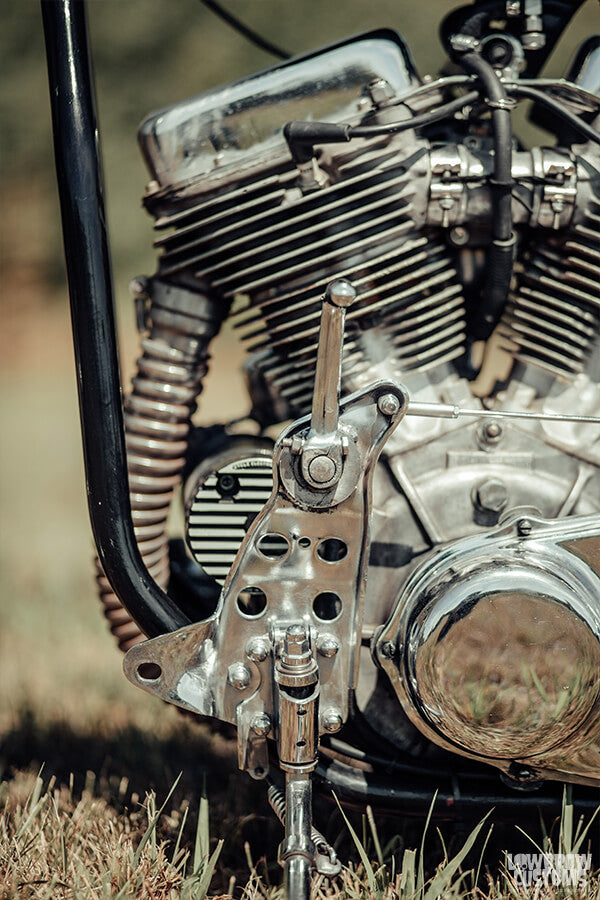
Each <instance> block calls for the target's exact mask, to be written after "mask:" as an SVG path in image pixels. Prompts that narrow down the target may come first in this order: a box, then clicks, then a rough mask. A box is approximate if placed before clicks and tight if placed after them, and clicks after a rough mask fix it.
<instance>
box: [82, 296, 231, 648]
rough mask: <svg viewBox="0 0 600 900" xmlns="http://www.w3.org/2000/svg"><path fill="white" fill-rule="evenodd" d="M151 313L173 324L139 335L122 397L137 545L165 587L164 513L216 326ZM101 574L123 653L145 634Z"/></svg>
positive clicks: (101, 587) (109, 615) (176, 480)
mask: <svg viewBox="0 0 600 900" xmlns="http://www.w3.org/2000/svg"><path fill="white" fill-rule="evenodd" d="M151 315H153V318H154V319H163V320H165V318H166V319H168V320H169V321H168V324H169V325H170V326H171V327H170V328H164V327H161V326H160V325H158V326H157V325H156V322H155V324H154V327H153V329H152V333H151V335H150V337H147V338H144V339H143V340H142V350H143V353H142V356H141V357H140V358H139V359H138V361H137V374H136V375H135V377H134V378H133V380H132V391H131V393H130V395H129V396H128V397H127V398H126V400H125V413H124V421H125V443H126V447H127V463H128V471H129V493H130V501H131V511H132V518H133V523H134V531H135V536H136V539H137V543H138V547H139V550H140V554H141V556H142V560H143V561H144V564H145V565H146V567H147V569H148V572H149V573H150V575H151V576H152V578H153V579H154V580H155V581H156V582H157V584H159V585H160V586H161V587H162V588H166V586H167V582H168V580H169V546H168V536H167V531H166V523H167V517H168V515H169V509H170V505H171V500H172V497H173V493H174V491H175V488H176V487H177V486H178V484H179V483H180V480H181V472H182V469H183V467H184V462H185V453H186V449H187V440H186V438H187V435H188V432H189V429H190V420H191V416H192V414H193V412H194V410H195V409H196V399H197V397H198V394H199V393H200V391H201V390H202V379H203V378H204V376H205V374H206V372H207V358H208V357H207V350H208V345H209V343H210V340H211V338H212V336H213V335H214V333H215V331H216V330H218V329H217V328H215V327H214V325H213V326H212V327H207V323H206V321H205V320H204V319H195V318H193V317H192V316H191V315H190V314H189V311H188V310H186V315H178V316H174V315H173V314H172V313H168V312H167V313H165V311H164V309H159V308H156V309H155V308H154V307H153V309H152V313H151ZM174 323H176V327H175V328H174V327H173V324H174ZM202 332H204V334H202ZM201 334H202V336H200V335H201ZM174 335H175V336H176V340H174ZM173 343H175V344H179V346H173ZM97 580H98V587H99V593H100V599H101V601H102V604H103V606H104V614H105V616H106V618H107V619H108V622H109V624H110V630H111V632H112V633H113V634H114V636H115V637H116V639H117V641H118V644H119V647H120V649H121V650H122V651H123V652H125V651H126V650H128V649H129V648H130V647H132V646H133V645H134V644H137V643H139V642H140V641H142V640H144V635H143V634H142V633H141V631H140V629H139V627H138V626H137V624H136V623H135V622H134V621H133V620H132V618H131V616H130V615H129V613H128V612H127V610H125V609H124V608H123V606H122V605H121V603H120V602H119V599H118V598H117V596H116V594H115V593H114V591H113V590H112V588H111V586H110V584H109V582H108V580H107V578H106V576H105V575H104V573H103V572H102V570H101V568H100V566H99V565H98V575H97Z"/></svg>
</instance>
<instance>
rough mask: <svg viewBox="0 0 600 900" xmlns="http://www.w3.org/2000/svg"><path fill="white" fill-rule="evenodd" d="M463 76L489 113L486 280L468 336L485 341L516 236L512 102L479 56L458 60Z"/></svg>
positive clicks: (497, 312)
mask: <svg viewBox="0 0 600 900" xmlns="http://www.w3.org/2000/svg"><path fill="white" fill-rule="evenodd" d="M458 61H459V62H460V64H461V66H462V67H463V68H464V69H465V71H466V72H469V73H471V74H473V75H476V76H477V78H478V79H479V81H480V82H481V84H482V85H483V87H484V89H485V92H486V95H487V100H488V103H489V105H490V107H491V111H492V129H493V135H494V174H493V177H492V178H491V179H490V185H491V192H492V243H491V246H490V248H489V251H488V267H487V277H486V281H485V285H484V289H483V298H482V303H481V304H480V306H479V309H477V310H476V311H475V313H474V315H473V317H472V322H471V336H472V337H473V338H474V340H486V339H487V338H488V337H489V336H490V334H491V333H492V331H493V330H494V328H495V326H496V324H497V322H498V320H499V319H500V316H501V315H502V311H503V309H504V306H505V304H506V299H507V297H508V290H509V287H510V279H511V276H512V271H513V262H514V250H515V235H514V234H513V228H512V209H511V191H512V187H513V179H512V123H511V115H510V108H509V106H510V103H511V100H510V98H509V96H508V93H507V91H506V88H505V87H504V85H503V84H502V82H501V81H500V79H499V78H498V75H497V74H496V72H495V70H494V68H493V66H491V65H490V63H488V62H487V61H486V60H485V59H483V58H482V57H481V56H480V55H479V53H476V52H475V51H468V52H467V53H463V54H461V55H460V56H459V57H458Z"/></svg>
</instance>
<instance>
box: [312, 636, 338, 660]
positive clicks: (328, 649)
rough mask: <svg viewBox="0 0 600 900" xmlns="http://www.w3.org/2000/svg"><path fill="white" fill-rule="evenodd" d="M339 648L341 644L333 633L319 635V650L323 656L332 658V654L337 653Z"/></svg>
mask: <svg viewBox="0 0 600 900" xmlns="http://www.w3.org/2000/svg"><path fill="white" fill-rule="evenodd" d="M339 649H340V645H339V643H338V641H337V639H336V638H335V637H334V636H333V635H332V634H322V635H320V636H319V639H318V641H317V650H318V652H319V653H320V654H321V656H324V657H325V658H326V659H331V657H332V656H335V655H336V653H337V652H338V650H339Z"/></svg>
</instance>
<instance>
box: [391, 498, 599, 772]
mask: <svg viewBox="0 0 600 900" xmlns="http://www.w3.org/2000/svg"><path fill="white" fill-rule="evenodd" d="M580 542H581V543H582V544H583V547H584V548H585V551H584V552H583V553H578V552H577V549H578V545H579V543H580ZM590 547H593V549H594V555H595V556H596V555H597V554H598V550H599V547H600V537H599V536H598V522H597V519H596V517H591V518H589V519H587V520H586V519H581V520H579V521H575V522H573V521H571V522H568V521H566V522H564V523H562V524H560V525H559V524H557V523H553V522H547V521H544V520H541V519H537V518H534V517H531V516H527V517H525V516H523V515H521V516H516V517H513V518H512V519H511V520H510V521H509V522H507V523H505V524H503V525H501V526H499V527H498V528H497V529H495V530H494V531H492V532H488V533H487V534H486V535H485V536H477V537H472V538H467V539H464V540H463V541H458V542H455V543H453V544H452V545H450V546H448V547H446V548H443V549H440V550H438V551H437V552H436V553H435V554H433V555H432V556H431V557H430V558H429V560H428V561H426V562H425V563H424V564H423V565H422V566H421V567H419V568H418V569H417V570H416V571H415V572H414V574H413V575H412V577H411V578H410V579H409V581H408V583H407V585H406V587H405V589H404V591H403V593H402V595H401V596H400V598H399V600H398V603H397V607H396V610H395V612H394V615H393V616H392V618H391V619H390V621H389V622H388V623H387V625H386V626H384V628H383V629H382V631H381V633H380V634H379V635H378V638H377V649H376V654H377V656H378V659H379V662H380V664H381V665H382V666H383V668H384V669H385V671H386V672H387V674H388V676H389V677H390V679H391V681H392V684H393V686H394V689H395V690H396V692H397V694H398V696H399V699H400V700H401V702H402V704H403V707H404V709H405V711H406V712H407V714H408V715H409V717H410V718H411V720H412V721H413V723H414V724H415V725H416V726H417V727H418V728H419V729H421V730H422V731H424V732H425V733H426V734H427V736H428V737H430V738H431V739H433V740H434V741H436V742H437V743H440V744H441V745H442V746H445V747H448V748H452V749H454V750H455V751H458V752H461V753H465V754H466V755H468V756H471V757H472V758H481V759H485V760H486V761H487V762H489V763H492V764H493V765H497V766H498V767H499V768H502V769H505V770H508V768H509V767H510V764H511V763H515V762H525V761H526V762H527V763H528V764H529V765H530V766H532V767H534V768H535V769H537V770H538V771H539V772H540V773H542V772H543V776H544V777H547V778H561V777H575V778H577V777H579V778H581V779H583V780H586V779H587V780H588V781H589V783H600V770H598V768H597V755H598V749H599V748H600V578H599V576H598V571H597V569H596V568H594V567H592V566H590V565H588V563H587V562H586V560H585V558H584V556H585V554H586V553H587V554H588V555H589V552H590ZM386 641H387V642H390V641H391V642H392V644H393V646H394V648H395V654H394V657H393V658H392V659H390V656H389V653H388V654H387V655H386V654H385V653H383V652H382V647H383V645H384V642H386Z"/></svg>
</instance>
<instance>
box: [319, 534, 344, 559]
mask: <svg viewBox="0 0 600 900" xmlns="http://www.w3.org/2000/svg"><path fill="white" fill-rule="evenodd" d="M347 553H348V545H347V544H345V543H344V541H341V540H340V539H339V538H325V540H324V541H321V543H320V544H319V546H318V547H317V556H318V557H319V559H322V560H323V561H324V562H332V563H335V562H339V561H340V560H341V559H344V557H345V556H346V555H347Z"/></svg>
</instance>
